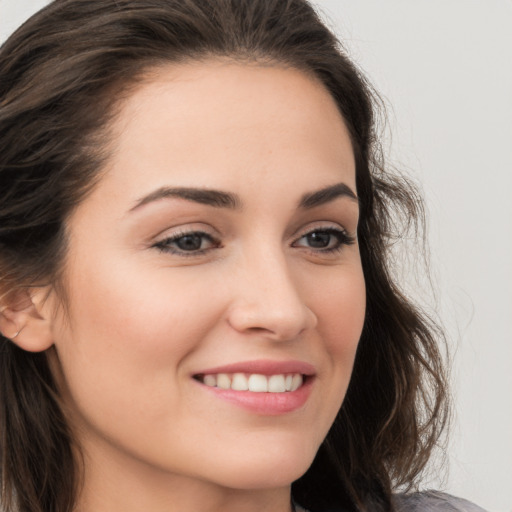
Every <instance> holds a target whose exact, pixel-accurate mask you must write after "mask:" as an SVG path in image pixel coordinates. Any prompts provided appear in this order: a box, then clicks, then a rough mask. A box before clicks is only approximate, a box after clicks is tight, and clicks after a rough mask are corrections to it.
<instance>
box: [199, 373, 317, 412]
mask: <svg viewBox="0 0 512 512" xmlns="http://www.w3.org/2000/svg"><path fill="white" fill-rule="evenodd" d="M312 381H313V378H312V377H308V378H307V379H306V381H305V382H304V384H303V385H302V386H301V387H300V388H299V389H297V390H296V391H287V392H285V393H255V392H252V391H235V390H233V389H222V388H216V387H210V386H205V385H204V384H201V383H199V384H200V385H201V386H202V388H203V389H205V390H206V391H209V392H210V393H212V394H213V395H215V396H216V397H218V398H220V399H222V400H226V401H227V402H230V403H232V404H234V405H236V406H238V407H241V408H242V409H245V410H248V411H250V412H253V413H256V414H262V415H267V416H276V415H278V414H286V413H289V412H293V411H296V410H297V409H299V408H300V407H302V406H303V405H304V404H305V403H306V401H307V399H308V398H309V395H310V393H311V388H312Z"/></svg>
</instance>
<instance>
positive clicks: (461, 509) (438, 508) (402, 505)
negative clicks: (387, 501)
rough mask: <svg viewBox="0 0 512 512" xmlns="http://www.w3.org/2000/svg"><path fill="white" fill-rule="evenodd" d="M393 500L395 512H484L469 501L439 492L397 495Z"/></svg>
mask: <svg viewBox="0 0 512 512" xmlns="http://www.w3.org/2000/svg"><path fill="white" fill-rule="evenodd" d="M395 498H396V503H397V512H485V510H484V509H483V508H480V507H479V506H478V505H475V504H474V503H471V502H470V501H467V500H464V499H462V498H456V497H455V496H451V495H449V494H446V493H444V492H439V491H424V492H417V493H414V494H409V495H406V494H397V495H396V496H395Z"/></svg>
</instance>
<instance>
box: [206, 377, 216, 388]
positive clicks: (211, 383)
mask: <svg viewBox="0 0 512 512" xmlns="http://www.w3.org/2000/svg"><path fill="white" fill-rule="evenodd" d="M203 383H204V384H206V385H207V386H210V387H211V388H214V387H215V386H216V385H217V377H215V375H205V376H204V379H203Z"/></svg>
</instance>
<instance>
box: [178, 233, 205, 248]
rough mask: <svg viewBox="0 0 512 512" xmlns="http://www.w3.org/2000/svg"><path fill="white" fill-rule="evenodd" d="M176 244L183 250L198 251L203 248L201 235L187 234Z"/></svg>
mask: <svg viewBox="0 0 512 512" xmlns="http://www.w3.org/2000/svg"><path fill="white" fill-rule="evenodd" d="M176 245H177V246H178V247H179V248H180V249H181V250H183V251H197V250H199V249H201V236H200V235H185V236H182V237H181V238H179V239H178V240H177V241H176Z"/></svg>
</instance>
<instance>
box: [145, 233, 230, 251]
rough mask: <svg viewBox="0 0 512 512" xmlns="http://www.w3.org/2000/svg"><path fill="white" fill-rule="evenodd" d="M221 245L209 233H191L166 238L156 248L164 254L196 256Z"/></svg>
mask: <svg viewBox="0 0 512 512" xmlns="http://www.w3.org/2000/svg"><path fill="white" fill-rule="evenodd" d="M219 245H220V242H219V241H218V240H215V239H214V238H213V237H212V236H211V235H209V234H208V233H204V232H202V231H190V232H187V233H177V234H176V235H173V236H171V237H168V238H165V239H164V240H161V241H160V242H157V243H156V244H155V245H154V247H156V248H157V249H160V250H161V251H163V252H170V253H173V254H182V255H186V256H193V255H195V254H202V253H203V252H205V251H207V250H208V249H212V248H214V247H218V246H219Z"/></svg>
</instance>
